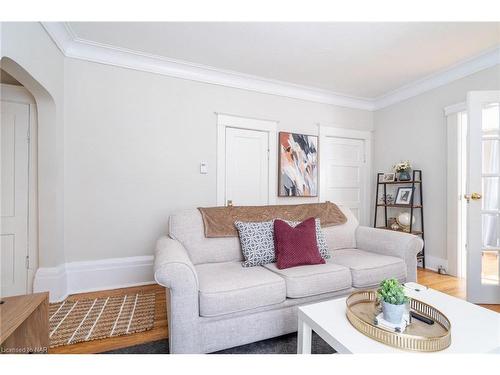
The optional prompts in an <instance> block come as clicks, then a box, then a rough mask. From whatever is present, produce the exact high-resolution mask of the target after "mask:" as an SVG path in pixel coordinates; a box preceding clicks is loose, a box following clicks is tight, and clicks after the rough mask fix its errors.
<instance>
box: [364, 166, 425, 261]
mask: <svg viewBox="0 0 500 375" xmlns="http://www.w3.org/2000/svg"><path fill="white" fill-rule="evenodd" d="M408 164H409V163H408ZM385 174H386V173H382V172H381V173H377V180H376V184H377V186H376V191H375V212H374V220H373V226H374V227H375V228H382V229H388V230H395V231H400V232H407V233H411V234H414V235H417V236H421V237H422V240H424V197H423V189H422V184H423V182H422V171H421V170H418V169H414V170H412V172H411V178H410V181H392V182H385V181H384V175H385ZM396 191H397V192H398V194H396V200H394V201H391V200H390V199H389V197H392V194H394V192H396ZM403 193H405V194H403ZM379 197H380V198H379ZM384 198H385V201H384ZM380 209H382V215H380ZM393 210H396V212H389V211H393ZM401 211H403V212H409V216H408V217H407V220H405V219H406V218H403V217H401V218H400V219H399V222H398V220H396V218H397V217H398V216H399V214H400V213H401ZM415 211H417V212H418V211H419V213H418V214H416V215H415V216H414V213H415ZM410 217H411V218H413V219H412V220H411V222H410ZM380 220H382V222H383V224H380ZM408 224H409V225H408ZM417 261H418V266H419V267H423V268H425V243H424V247H423V248H422V251H421V252H420V253H418V254H417Z"/></svg>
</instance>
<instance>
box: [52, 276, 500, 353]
mask: <svg viewBox="0 0 500 375" xmlns="http://www.w3.org/2000/svg"><path fill="white" fill-rule="evenodd" d="M418 283H420V284H422V285H425V286H428V287H430V288H433V289H436V290H439V291H441V292H443V293H446V294H449V295H452V296H455V297H458V298H462V299H465V293H466V286H465V280H463V279H458V278H456V277H453V276H447V275H440V274H438V273H436V272H433V271H429V270H422V269H419V270H418ZM138 291H142V292H144V293H150V292H151V291H154V292H155V293H156V311H155V323H154V327H153V329H152V330H150V331H146V332H140V333H134V334H132V335H125V336H118V337H112V338H107V339H102V340H94V341H88V342H82V343H77V344H73V345H65V346H60V347H57V348H54V349H50V350H49V353H72V354H76V353H102V352H105V351H108V350H114V349H119V348H125V347H128V346H133V345H138V344H143V343H145V342H150V341H156V340H161V339H164V338H167V337H168V328H167V311H166V304H165V302H166V296H165V288H163V287H161V286H159V285H147V286H140V287H133V288H124V289H114V290H105V291H99V292H91V293H82V294H75V295H71V296H69V297H68V298H69V299H71V300H79V299H87V298H96V297H103V296H111V295H117V294H124V293H136V292H138ZM482 306H483V307H486V308H488V309H491V310H493V311H497V312H499V313H500V305H482Z"/></svg>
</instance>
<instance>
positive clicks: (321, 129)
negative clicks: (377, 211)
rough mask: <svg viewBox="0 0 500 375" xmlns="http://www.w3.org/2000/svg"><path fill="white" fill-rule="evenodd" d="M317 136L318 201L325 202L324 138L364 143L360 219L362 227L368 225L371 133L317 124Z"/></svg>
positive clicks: (369, 215)
mask: <svg viewBox="0 0 500 375" xmlns="http://www.w3.org/2000/svg"><path fill="white" fill-rule="evenodd" d="M318 135H319V144H320V147H319V171H320V173H319V201H320V202H323V201H324V200H326V190H327V189H326V178H325V177H326V175H327V174H326V170H325V168H326V164H324V163H322V160H325V158H326V148H325V147H323V146H322V145H324V144H325V141H326V138H328V137H337V138H346V139H357V140H362V141H363V143H364V154H365V155H364V159H365V163H364V164H365V167H364V169H365V171H364V173H365V181H364V186H363V187H364V194H363V196H362V197H361V205H362V208H363V214H362V216H361V217H360V223H361V224H362V225H369V222H370V217H371V214H370V212H371V211H370V209H371V206H372V205H371V184H370V181H371V175H372V131H366V130H353V129H346V128H343V127H339V126H338V125H330V126H328V125H321V124H318Z"/></svg>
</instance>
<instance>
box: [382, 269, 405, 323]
mask: <svg viewBox="0 0 500 375" xmlns="http://www.w3.org/2000/svg"><path fill="white" fill-rule="evenodd" d="M377 296H378V299H379V300H380V301H381V303H382V313H383V314H384V315H383V316H384V319H385V320H387V321H388V322H390V323H393V324H399V323H401V321H402V319H403V314H404V312H405V310H406V303H407V302H408V297H406V295H405V293H404V289H403V286H402V285H401V284H400V283H399V281H398V280H396V279H386V280H384V281H382V282H381V283H380V287H379V289H378V290H377Z"/></svg>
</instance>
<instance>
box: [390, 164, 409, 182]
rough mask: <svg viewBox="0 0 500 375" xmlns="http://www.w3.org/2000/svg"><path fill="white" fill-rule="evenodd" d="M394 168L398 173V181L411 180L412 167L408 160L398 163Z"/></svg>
mask: <svg viewBox="0 0 500 375" xmlns="http://www.w3.org/2000/svg"><path fill="white" fill-rule="evenodd" d="M392 168H393V169H394V170H395V171H396V172H397V173H398V181H410V180H411V176H410V171H411V165H410V162H409V161H408V160H407V161H402V162H400V163H397V164H395V165H394V166H393V167H392Z"/></svg>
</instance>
